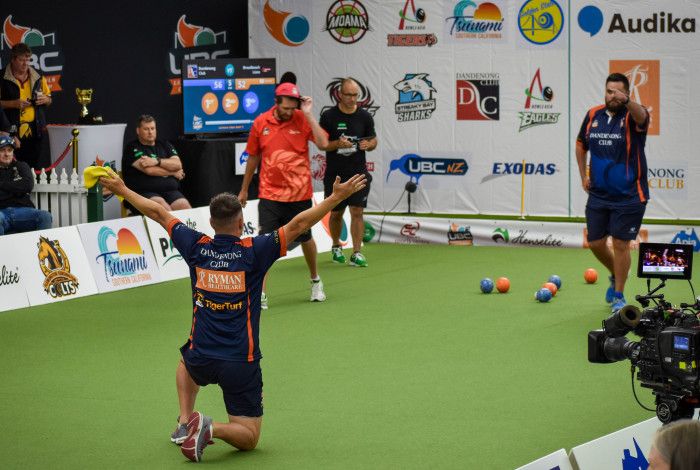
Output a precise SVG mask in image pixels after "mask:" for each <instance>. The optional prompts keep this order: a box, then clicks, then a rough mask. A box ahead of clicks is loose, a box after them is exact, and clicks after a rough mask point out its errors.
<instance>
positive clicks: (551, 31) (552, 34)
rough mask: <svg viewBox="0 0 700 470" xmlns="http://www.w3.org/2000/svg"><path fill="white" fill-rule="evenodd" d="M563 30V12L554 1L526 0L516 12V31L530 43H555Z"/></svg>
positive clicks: (540, 44)
mask: <svg viewBox="0 0 700 470" xmlns="http://www.w3.org/2000/svg"><path fill="white" fill-rule="evenodd" d="M562 29H564V11H563V10H562V9H561V7H560V6H559V4H558V3H557V2H556V0H528V1H526V2H525V3H523V5H522V6H521V7H520V11H519V12H518V30H519V31H520V34H522V36H523V37H524V38H525V39H526V40H527V41H528V42H530V43H532V44H535V45H538V46H542V45H545V44H549V43H551V42H553V41H555V40H556V39H557V38H558V37H559V35H560V34H561V31H562Z"/></svg>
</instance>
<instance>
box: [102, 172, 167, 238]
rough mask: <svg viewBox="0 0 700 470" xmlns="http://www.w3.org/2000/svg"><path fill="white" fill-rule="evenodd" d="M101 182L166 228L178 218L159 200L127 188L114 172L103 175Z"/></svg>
mask: <svg viewBox="0 0 700 470" xmlns="http://www.w3.org/2000/svg"><path fill="white" fill-rule="evenodd" d="M100 184H101V185H102V186H104V187H105V188H107V189H109V190H110V191H111V192H113V193H114V194H116V195H117V196H122V197H123V198H124V199H126V200H127V201H129V202H130V203H131V205H132V206H134V207H135V208H136V209H137V210H138V211H139V212H141V213H142V214H143V215H145V216H146V217H148V218H149V219H152V220H154V221H155V222H158V223H159V224H160V225H161V226H162V227H163V228H164V229H165V230H168V225H169V224H170V222H171V221H173V220H176V217H173V216H172V215H171V214H170V212H168V211H166V210H165V208H163V206H161V205H160V204H158V203H157V202H155V201H151V200H150V199H146V198H145V197H143V196H141V195H140V194H137V193H135V192H133V191H132V190H131V189H129V188H127V187H126V185H125V184H124V181H123V180H122V179H121V178H120V177H119V175H117V174H116V173H113V174H112V175H111V176H103V177H101V178H100Z"/></svg>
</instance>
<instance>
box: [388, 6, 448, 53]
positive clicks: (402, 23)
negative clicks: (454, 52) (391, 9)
mask: <svg viewBox="0 0 700 470" xmlns="http://www.w3.org/2000/svg"><path fill="white" fill-rule="evenodd" d="M409 7H410V10H409ZM399 18H400V20H399V31H424V30H425V24H424V23H425V20H426V14H425V10H423V9H422V8H418V9H416V4H415V2H414V0H406V3H405V4H404V6H403V8H402V9H401V10H399ZM386 40H387V46H404V47H405V46H432V45H433V44H437V36H436V35H435V34H434V33H423V32H421V33H402V34H387V36H386Z"/></svg>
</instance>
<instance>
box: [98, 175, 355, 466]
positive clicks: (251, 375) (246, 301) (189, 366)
mask: <svg viewBox="0 0 700 470" xmlns="http://www.w3.org/2000/svg"><path fill="white" fill-rule="evenodd" d="M100 182H101V183H102V185H103V186H104V187H106V188H107V189H109V190H110V191H112V192H113V193H114V194H117V195H119V196H123V197H124V198H125V199H126V200H127V201H129V202H130V203H131V204H132V205H133V206H134V207H136V209H138V210H139V211H140V212H141V213H142V214H144V215H145V216H146V217H149V218H151V219H153V220H154V221H156V222H158V223H159V224H160V225H162V226H163V227H164V228H165V229H166V230H167V231H168V234H170V237H171V238H172V240H173V244H174V245H175V247H176V248H177V249H178V251H179V252H180V254H181V255H182V257H183V259H184V260H185V261H186V262H187V264H188V265H189V267H190V278H191V282H192V308H193V315H192V329H191V331H190V335H189V339H188V340H187V342H186V343H185V344H184V345H183V346H182V348H180V351H181V353H182V360H181V361H180V363H179V364H178V369H177V391H178V399H179V402H180V416H181V418H180V419H181V422H180V425H179V426H178V428H177V429H176V431H175V432H174V433H173V436H172V437H171V440H173V442H176V443H181V444H182V448H181V450H182V453H183V454H184V455H185V456H186V457H187V458H188V459H190V460H192V461H195V462H198V461H199V460H200V459H201V457H202V452H203V451H204V448H205V447H206V446H207V444H208V443H209V441H210V439H211V438H218V439H223V440H224V441H226V442H228V443H229V444H231V445H232V446H234V447H236V448H238V449H241V450H252V449H254V448H255V446H256V445H257V443H258V438H259V437H260V426H261V425H262V414H263V410H262V373H261V371H260V358H261V357H262V355H261V353H260V347H259V339H258V338H259V328H260V296H261V292H262V281H263V278H264V277H265V273H266V272H267V270H268V269H270V267H271V266H272V264H273V263H274V262H275V260H277V259H278V258H279V257H281V256H284V255H285V254H286V251H287V248H286V247H287V240H294V239H295V238H296V237H297V236H299V235H300V234H301V233H303V232H305V231H306V230H308V229H309V228H311V226H313V225H314V224H315V223H316V222H318V221H319V220H321V218H323V216H325V215H326V214H327V213H328V212H330V210H331V209H333V208H334V207H335V206H336V204H338V203H339V202H340V201H343V200H345V199H346V198H348V197H349V196H351V195H352V194H353V193H355V192H357V191H360V190H362V189H363V188H364V187H365V184H366V178H365V176H364V175H355V176H354V177H352V178H350V179H349V180H348V181H346V182H345V183H342V184H341V183H340V178H337V179H336V182H335V185H334V188H333V193H332V194H331V195H330V196H329V197H327V198H326V199H324V200H323V201H322V202H321V203H320V204H318V205H316V206H314V207H312V208H310V209H307V210H305V211H303V212H301V213H299V214H298V215H296V216H295V217H294V218H293V219H292V220H291V221H290V222H289V223H288V224H286V225H284V226H283V227H281V228H279V229H277V230H275V231H273V232H271V233H266V234H262V235H258V236H257V237H252V238H243V239H241V238H240V237H241V234H242V233H243V212H242V209H241V204H240V202H239V201H238V198H236V197H235V196H233V195H231V194H227V193H223V194H219V195H218V196H215V197H214V198H213V199H212V200H211V203H210V205H209V210H210V214H211V218H210V223H211V226H212V228H213V229H214V233H215V236H214V238H213V239H212V238H210V237H208V236H206V235H204V234H203V233H200V232H197V231H195V230H192V229H191V228H189V227H187V226H186V225H185V224H183V223H182V222H181V221H180V220H178V219H177V218H175V217H174V216H172V215H171V214H170V213H169V212H168V211H166V210H165V208H163V206H161V205H160V204H158V203H157V202H154V201H152V200H149V199H146V198H144V197H143V196H140V195H139V194H137V193H135V192H133V191H132V190H130V189H129V188H127V187H126V186H125V185H124V182H123V181H122V180H121V179H120V178H119V177H118V176H116V175H114V176H112V177H109V178H106V177H105V178H100ZM209 384H218V385H219V386H220V387H221V389H222V391H223V395H224V402H225V404H226V411H227V412H228V415H229V422H228V423H214V422H212V419H211V418H210V417H208V416H204V415H202V414H201V413H199V412H197V411H194V404H195V399H196V397H197V392H198V391H199V387H200V386H205V385H209ZM185 419H187V421H185ZM184 423H187V426H186V428H185V427H184Z"/></svg>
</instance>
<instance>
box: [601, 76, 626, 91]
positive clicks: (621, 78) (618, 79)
mask: <svg viewBox="0 0 700 470" xmlns="http://www.w3.org/2000/svg"><path fill="white" fill-rule="evenodd" d="M608 82H622V84H623V85H624V86H625V91H630V81H629V80H628V79H627V77H625V75H623V74H621V73H617V72H615V73H611V74H610V75H608V78H607V79H605V84H606V85H607V84H608Z"/></svg>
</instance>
